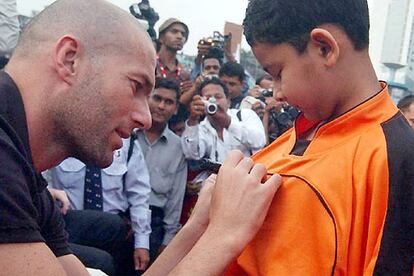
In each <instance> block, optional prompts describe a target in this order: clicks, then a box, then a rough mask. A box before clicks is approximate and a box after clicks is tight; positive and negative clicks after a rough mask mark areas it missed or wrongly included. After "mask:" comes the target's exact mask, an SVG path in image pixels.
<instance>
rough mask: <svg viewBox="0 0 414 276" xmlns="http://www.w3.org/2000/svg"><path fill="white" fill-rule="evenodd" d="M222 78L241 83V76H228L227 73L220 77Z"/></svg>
mask: <svg viewBox="0 0 414 276" xmlns="http://www.w3.org/2000/svg"><path fill="white" fill-rule="evenodd" d="M220 79H221V80H222V81H224V82H227V83H239V82H240V80H239V77H238V76H227V75H223V76H221V77H220Z"/></svg>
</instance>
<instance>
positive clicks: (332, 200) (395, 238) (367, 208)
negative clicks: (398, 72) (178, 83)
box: [227, 0, 414, 275]
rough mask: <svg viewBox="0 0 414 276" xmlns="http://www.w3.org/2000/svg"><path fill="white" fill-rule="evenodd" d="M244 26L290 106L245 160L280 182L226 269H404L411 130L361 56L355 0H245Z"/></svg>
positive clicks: (409, 225)
mask: <svg viewBox="0 0 414 276" xmlns="http://www.w3.org/2000/svg"><path fill="white" fill-rule="evenodd" d="M244 32H245V35H246V39H247V41H248V43H249V44H250V45H251V47H252V51H253V53H254V55H255V56H256V58H257V60H258V61H259V63H260V64H261V65H262V66H263V68H264V69H265V71H266V72H268V73H269V74H270V75H271V76H272V77H273V79H274V86H273V92H274V97H275V98H276V100H278V101H281V102H283V101H287V102H288V103H289V104H290V105H292V106H294V107H297V108H299V109H300V110H301V111H302V113H301V114H300V115H299V117H298V118H297V119H296V121H295V125H294V128H292V129H290V130H288V131H287V132H285V133H284V134H283V135H282V136H280V137H279V138H278V139H276V141H274V142H273V143H272V144H271V145H270V146H269V147H268V148H266V149H264V150H263V151H261V152H260V153H258V154H257V155H255V157H254V158H253V159H254V160H256V161H258V162H264V163H265V164H266V167H267V169H268V173H280V174H281V175H282V176H283V185H282V186H281V189H280V191H279V192H278V194H277V195H276V196H275V198H274V200H273V202H272V205H271V207H270V210H269V212H268V214H267V216H266V220H265V222H264V224H263V226H262V228H261V230H260V231H259V232H258V234H257V235H256V237H255V238H254V239H253V240H252V241H251V242H250V244H249V245H248V246H247V247H246V248H245V250H244V252H243V253H242V254H241V255H240V257H239V258H237V260H236V261H235V262H234V263H233V265H231V266H230V267H229V269H228V270H227V275H245V274H251V275H299V274H300V275H337V274H343V275H391V274H392V275H411V274H412V273H413V256H414V232H413V229H414V217H413V214H414V200H413V197H412V195H413V194H414V185H413V184H414V173H413V172H414V162H413V160H414V147H413V145H414V132H413V131H412V129H411V128H410V127H409V125H408V124H407V122H406V120H405V119H404V117H403V116H402V114H401V113H400V112H399V111H398V109H397V108H396V107H395V105H394V104H393V102H392V100H391V98H390V96H389V94H388V89H387V84H386V83H384V82H379V81H378V79H377V77H376V75H375V71H374V68H373V66H372V63H371V61H370V58H369V54H368V40H369V39H368V34H369V13H368V4H367V1H366V0H348V1H343V0H314V1H307V2H306V3H304V2H303V1H292V0H273V1H267V0H253V1H250V2H249V6H248V8H247V10H246V17H245V20H244Z"/></svg>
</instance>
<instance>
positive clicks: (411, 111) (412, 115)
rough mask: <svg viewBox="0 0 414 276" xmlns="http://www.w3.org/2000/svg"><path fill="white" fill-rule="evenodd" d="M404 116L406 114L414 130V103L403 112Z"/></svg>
mask: <svg viewBox="0 0 414 276" xmlns="http://www.w3.org/2000/svg"><path fill="white" fill-rule="evenodd" d="M402 114H404V117H405V118H406V119H407V121H408V123H409V124H410V126H411V127H412V128H413V129H414V103H412V104H411V105H410V106H409V107H408V108H407V109H406V110H404V111H402Z"/></svg>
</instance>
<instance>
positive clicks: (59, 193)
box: [48, 188, 70, 215]
mask: <svg viewBox="0 0 414 276" xmlns="http://www.w3.org/2000/svg"><path fill="white" fill-rule="evenodd" d="M48 190H49V192H50V194H51V195H52V197H53V199H54V200H55V201H59V202H61V203H62V206H61V207H60V212H61V213H62V214H63V215H66V213H67V212H68V209H69V206H70V203H69V199H68V196H67V195H66V192H65V191H64V190H57V189H53V188H48Z"/></svg>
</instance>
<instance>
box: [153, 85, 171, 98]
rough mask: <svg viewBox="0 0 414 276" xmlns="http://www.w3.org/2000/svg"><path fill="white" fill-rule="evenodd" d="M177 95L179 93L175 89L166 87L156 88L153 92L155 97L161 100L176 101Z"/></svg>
mask: <svg viewBox="0 0 414 276" xmlns="http://www.w3.org/2000/svg"><path fill="white" fill-rule="evenodd" d="M176 93H177V92H176V91H175V90H174V89H169V88H165V87H158V88H155V89H154V91H153V92H152V94H153V95H157V96H159V97H161V98H174V99H175V95H176Z"/></svg>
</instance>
